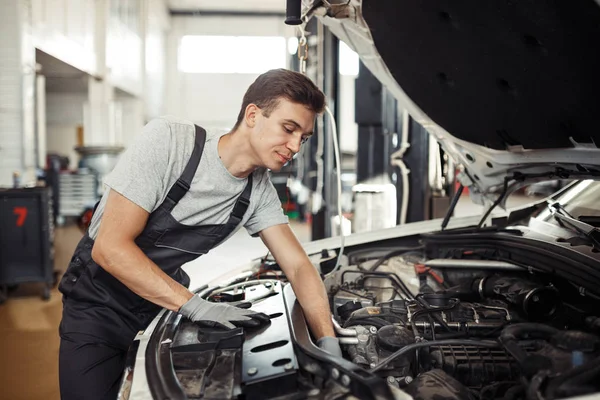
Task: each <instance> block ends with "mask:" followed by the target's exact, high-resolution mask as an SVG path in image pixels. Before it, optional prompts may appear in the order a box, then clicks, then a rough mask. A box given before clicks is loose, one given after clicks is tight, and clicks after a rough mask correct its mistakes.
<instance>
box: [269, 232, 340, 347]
mask: <svg viewBox="0 0 600 400" xmlns="http://www.w3.org/2000/svg"><path fill="white" fill-rule="evenodd" d="M260 238H261V239H262V240H263V242H264V243H265V245H266V246H267V247H268V248H269V250H270V251H271V253H273V256H274V257H275V260H277V263H278V264H279V266H280V267H281V269H282V270H283V272H284V273H285V275H286V277H287V278H288V280H289V281H290V283H291V284H292V288H293V289H294V292H295V294H296V297H297V298H298V301H299V302H300V305H301V306H302V310H303V311H304V315H305V316H306V319H307V321H308V325H309V327H310V329H311V331H312V333H313V334H314V335H315V336H316V337H317V339H319V338H321V337H323V336H333V337H335V333H334V330H333V324H332V322H331V312H330V310H329V301H328V299H327V293H326V291H325V286H324V285H323V281H322V280H321V277H320V276H319V273H318V272H317V270H316V269H315V267H314V266H313V265H312V263H311V262H310V260H309V259H308V256H307V255H306V253H305V252H304V250H303V249H302V246H301V245H300V243H299V242H298V239H297V238H296V236H295V235H294V233H293V232H292V230H291V228H290V226H289V225H288V224H281V225H275V226H272V227H270V228H267V229H265V230H263V231H262V232H260Z"/></svg>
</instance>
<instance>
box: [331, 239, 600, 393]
mask: <svg viewBox="0 0 600 400" xmlns="http://www.w3.org/2000/svg"><path fill="white" fill-rule="evenodd" d="M426 244H427V242H426ZM427 247H429V248H427ZM431 247H432V246H425V247H421V248H419V247H415V248H412V249H411V248H403V249H402V248H400V249H398V248H391V249H387V250H386V249H383V250H376V251H372V250H367V251H363V252H357V253H356V254H352V253H350V254H349V262H348V264H349V265H348V266H346V267H341V268H340V269H339V270H338V271H335V272H334V273H332V274H330V275H328V277H327V279H326V280H325V283H326V286H327V289H328V292H329V294H330V296H331V302H332V313H333V314H334V317H335V320H336V321H337V323H338V326H337V327H336V329H337V331H338V335H339V336H340V342H341V343H342V347H343V349H344V351H345V354H346V355H347V358H348V359H349V360H351V361H352V362H353V363H355V364H357V365H360V366H362V367H363V368H365V369H367V370H369V371H370V372H373V373H376V374H377V375H379V376H380V377H381V378H383V379H386V381H387V382H388V384H390V385H394V386H396V387H399V388H401V389H402V390H404V391H405V392H406V393H408V394H410V395H411V396H412V397H413V398H414V399H431V398H435V399H440V400H446V399H447V400H454V399H457V400H458V399H482V400H483V399H559V398H566V397H571V396H576V395H581V394H586V393H593V392H596V391H598V390H599V389H600V386H598V383H597V382H596V381H595V379H594V378H593V377H595V378H597V377H598V376H600V337H599V336H598V335H597V333H598V328H599V323H600V319H598V317H597V316H596V315H594V313H596V314H597V313H598V311H597V310H598V308H597V307H598V302H597V300H598V299H593V298H592V297H584V296H582V295H583V294H585V293H584V292H583V291H582V290H581V288H579V289H576V288H575V286H573V285H571V284H569V283H567V282H565V281H564V280H557V279H556V278H554V279H552V278H550V277H549V275H546V274H542V273H538V272H536V271H535V269H533V268H525V267H524V266H521V265H516V264H514V263H511V262H507V261H499V260H497V259H485V258H481V255H482V254H485V253H486V252H487V253H488V255H489V253H490V250H482V251H481V250H480V251H473V250H462V251H460V252H459V253H460V258H429V257H428V255H427V253H430V254H431V253H434V254H433V255H437V254H435V253H440V252H441V250H440V248H439V247H435V250H434V251H431ZM447 250H448V249H445V255H447V254H448V252H447ZM452 250H453V252H454V253H455V254H456V250H457V249H452ZM458 250H461V249H458ZM382 253H383V255H382ZM384 260H385V261H384Z"/></svg>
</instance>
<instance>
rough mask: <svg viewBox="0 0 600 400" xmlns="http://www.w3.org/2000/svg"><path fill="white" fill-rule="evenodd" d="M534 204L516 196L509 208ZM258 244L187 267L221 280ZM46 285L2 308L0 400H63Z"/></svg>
mask: <svg viewBox="0 0 600 400" xmlns="http://www.w3.org/2000/svg"><path fill="white" fill-rule="evenodd" d="M530 201H532V199H531V198H525V197H523V196H515V197H511V199H509V203H508V205H509V207H514V206H517V205H522V204H525V203H528V202H530ZM481 212H482V207H479V206H475V205H473V204H472V203H471V202H470V201H469V200H468V198H467V197H466V196H463V198H462V199H461V200H460V202H459V204H458V206H457V210H456V215H457V216H466V215H474V214H481ZM292 228H293V229H294V232H295V233H296V236H297V237H298V238H299V240H300V241H306V240H309V238H310V226H309V225H305V224H298V223H293V224H292ZM80 238H81V232H80V231H79V229H78V228H77V227H75V226H68V227H63V228H57V229H56V236H55V269H56V270H57V271H59V273H60V274H62V272H64V269H65V268H66V266H67V265H68V262H69V260H70V258H71V256H72V254H73V251H74V249H75V246H76V245H77V242H78V241H79V239H80ZM266 252H267V249H266V247H265V246H264V245H263V244H262V242H261V241H260V239H257V238H251V237H250V236H248V235H247V234H246V232H245V230H244V229H242V230H240V231H239V232H238V233H237V234H236V235H234V236H233V237H232V238H231V239H230V240H229V241H227V242H226V243H225V244H223V245H221V246H220V247H218V248H216V249H214V250H213V251H212V252H211V253H210V254H207V255H205V256H203V257H201V258H200V259H198V260H196V261H193V262H191V263H189V264H188V265H186V266H185V269H186V271H188V273H189V274H190V276H191V277H192V287H197V286H198V284H197V282H199V281H207V280H211V279H213V278H216V277H218V276H220V275H223V274H225V273H227V272H228V270H230V268H232V267H235V266H237V265H240V264H242V263H243V262H244V261H248V260H250V259H252V258H256V257H260V256H262V255H264V254H266ZM41 293H42V285H40V284H23V285H21V286H19V288H18V289H17V290H16V291H15V292H13V293H11V295H10V297H9V299H8V300H7V301H6V303H5V304H3V305H2V306H0V357H1V361H0V399H10V400H32V399H48V400H54V399H59V398H60V396H59V391H58V348H59V337H58V325H59V322H60V319H61V313H62V306H61V295H60V293H59V292H58V291H57V290H56V288H55V289H53V290H52V296H51V298H50V300H49V301H47V302H46V301H43V300H41V297H40V296H41Z"/></svg>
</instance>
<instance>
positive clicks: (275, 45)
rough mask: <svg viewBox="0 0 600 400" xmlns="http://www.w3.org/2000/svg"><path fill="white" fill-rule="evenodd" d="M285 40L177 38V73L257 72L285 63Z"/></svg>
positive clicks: (277, 38) (226, 37) (263, 38)
mask: <svg viewBox="0 0 600 400" xmlns="http://www.w3.org/2000/svg"><path fill="white" fill-rule="evenodd" d="M286 54H287V51H286V41H285V38H283V37H279V36H197V35H193V36H191V35H189V36H183V37H182V38H181V43H180V45H179V51H178V67H179V70H180V71H181V72H187V73H205V74H259V73H262V72H265V71H267V70H270V69H274V68H285V66H286Z"/></svg>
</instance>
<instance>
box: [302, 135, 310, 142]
mask: <svg viewBox="0 0 600 400" xmlns="http://www.w3.org/2000/svg"><path fill="white" fill-rule="evenodd" d="M308 139H310V136H302V141H301V142H302V144H304V143H306V142H308Z"/></svg>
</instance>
